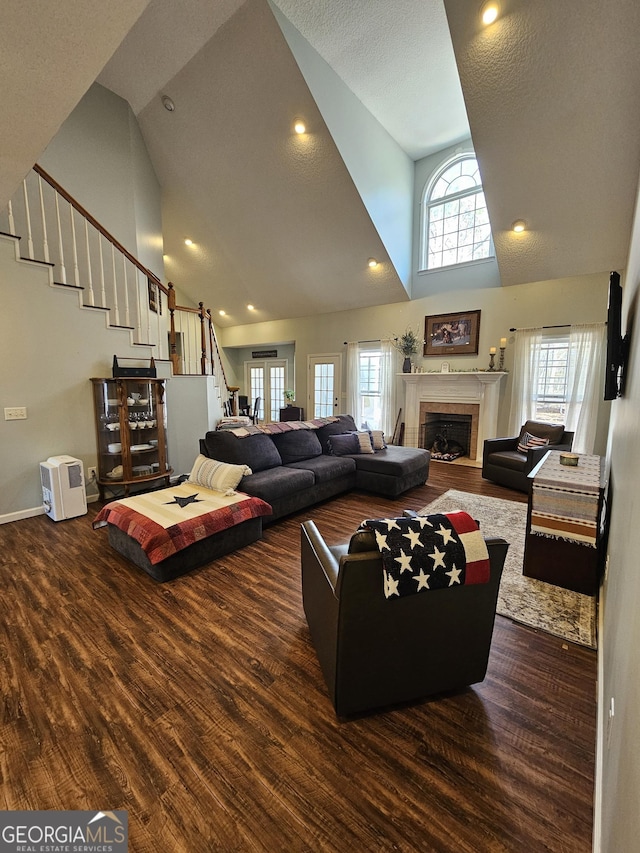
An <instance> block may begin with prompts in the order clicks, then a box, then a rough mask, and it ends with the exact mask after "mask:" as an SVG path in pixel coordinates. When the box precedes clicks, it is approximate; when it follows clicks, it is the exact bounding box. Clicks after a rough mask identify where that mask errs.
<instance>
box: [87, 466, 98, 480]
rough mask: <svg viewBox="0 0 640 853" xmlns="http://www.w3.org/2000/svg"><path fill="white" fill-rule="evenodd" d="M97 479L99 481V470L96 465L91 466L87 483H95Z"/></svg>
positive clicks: (88, 470)
mask: <svg viewBox="0 0 640 853" xmlns="http://www.w3.org/2000/svg"><path fill="white" fill-rule="evenodd" d="M97 479H98V469H97V468H96V467H95V465H91V466H90V467H89V468H87V482H88V483H93V482H95V481H96V480H97Z"/></svg>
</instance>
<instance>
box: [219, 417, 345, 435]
mask: <svg viewBox="0 0 640 853" xmlns="http://www.w3.org/2000/svg"><path fill="white" fill-rule="evenodd" d="M338 420H340V418H335V417H328V418H313V420H310V421H276V422H275V423H272V424H254V425H251V426H239V427H236V428H235V429H230V430H228V432H232V433H233V434H234V435H237V436H238V438H244V437H245V436H247V435H258V434H259V433H266V434H267V435H277V434H278V433H280V432H291V430H295V429H320V427H323V426H326V425H327V424H332V423H335V421H338Z"/></svg>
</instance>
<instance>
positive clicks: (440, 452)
mask: <svg viewBox="0 0 640 853" xmlns="http://www.w3.org/2000/svg"><path fill="white" fill-rule="evenodd" d="M425 417H426V420H425V422H424V423H423V424H422V428H421V431H422V445H421V446H422V447H424V448H425V449H426V450H429V451H430V453H431V457H432V459H441V460H442V461H445V462H451V461H453V460H454V459H457V458H458V457H460V456H468V455H469V444H470V441H471V421H472V418H471V415H453V414H446V413H443V412H427V413H426V415H425Z"/></svg>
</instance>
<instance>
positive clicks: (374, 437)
mask: <svg viewBox="0 0 640 853" xmlns="http://www.w3.org/2000/svg"><path fill="white" fill-rule="evenodd" d="M369 432H370V435H371V443H372V444H373V449H374V450H384V449H385V447H386V446H387V443H386V441H385V440H384V432H383V431H382V430H381V429H372V430H370V431H369Z"/></svg>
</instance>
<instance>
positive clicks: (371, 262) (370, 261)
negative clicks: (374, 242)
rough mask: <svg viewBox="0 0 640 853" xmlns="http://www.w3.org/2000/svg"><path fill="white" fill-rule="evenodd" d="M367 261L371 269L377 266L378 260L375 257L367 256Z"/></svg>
mask: <svg viewBox="0 0 640 853" xmlns="http://www.w3.org/2000/svg"><path fill="white" fill-rule="evenodd" d="M367 263H368V264H369V266H370V267H371V269H374V268H375V267H377V266H378V262H377V261H376V259H375V258H369V260H368V261H367Z"/></svg>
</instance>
